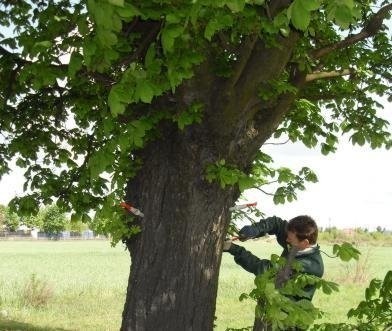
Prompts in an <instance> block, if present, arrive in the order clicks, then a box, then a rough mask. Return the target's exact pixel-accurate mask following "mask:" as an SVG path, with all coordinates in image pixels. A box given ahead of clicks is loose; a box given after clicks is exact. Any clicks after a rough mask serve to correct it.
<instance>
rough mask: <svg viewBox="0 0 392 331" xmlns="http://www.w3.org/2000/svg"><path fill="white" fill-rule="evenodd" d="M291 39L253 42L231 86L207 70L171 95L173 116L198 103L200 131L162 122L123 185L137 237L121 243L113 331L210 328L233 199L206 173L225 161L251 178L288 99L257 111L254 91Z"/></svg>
mask: <svg viewBox="0 0 392 331" xmlns="http://www.w3.org/2000/svg"><path fill="white" fill-rule="evenodd" d="M296 40H297V36H296V34H293V35H292V37H290V38H286V39H283V40H282V41H281V43H280V44H281V47H279V48H270V47H266V46H264V45H263V44H262V43H261V44H260V43H256V45H254V47H253V49H252V50H251V51H250V52H249V54H248V55H246V56H245V57H246V58H248V61H247V65H246V66H244V67H241V68H240V70H239V71H238V75H237V79H236V80H235V81H233V82H232V81H231V80H229V81H226V82H225V81H222V80H221V79H220V78H218V79H216V80H214V79H213V78H212V77H211V76H212V73H213V71H212V70H211V68H209V62H208V61H206V62H205V63H204V64H203V65H202V66H201V67H200V68H199V70H198V72H197V73H196V74H195V77H194V78H193V79H192V80H190V81H187V82H186V83H184V84H183V85H182V87H181V88H180V89H179V91H178V92H177V95H178V96H179V97H178V99H176V100H175V101H174V108H175V109H176V110H181V109H182V110H184V109H186V108H187V107H189V106H190V105H191V104H192V103H193V102H203V104H204V112H203V122H202V123H201V124H193V125H191V126H189V127H187V128H186V129H184V130H183V131H180V130H178V128H177V127H173V125H172V124H167V123H166V124H165V127H164V128H161V130H160V136H159V137H158V138H157V139H156V140H155V141H154V142H151V143H150V145H149V146H147V147H146V148H145V149H143V151H142V152H141V153H142V155H141V159H142V162H143V166H142V167H141V169H140V171H139V172H138V173H137V175H136V177H135V178H133V179H132V180H131V181H130V182H129V183H128V187H127V197H126V198H127V200H128V201H129V202H130V203H132V204H134V205H135V206H137V207H138V208H140V209H141V210H142V211H143V213H144V215H145V217H144V218H143V219H141V220H140V227H141V230H142V231H141V233H139V234H138V235H136V236H135V237H134V238H132V239H130V240H129V242H128V243H127V247H128V248H129V251H130V253H131V259H132V267H131V271H130V276H129V282H128V289H127V296H126V302H125V306H124V312H123V322H122V327H121V330H123V331H125V330H136V331H144V330H146V331H150V330H151V331H156V330H159V331H164V330H168V331H186V330H197V331H201V330H202V331H209V330H212V329H213V321H214V312H215V302H216V294H217V288H218V276H219V267H220V261H221V253H222V246H223V241H224V239H225V236H226V232H227V228H228V224H229V216H230V215H229V211H228V208H229V207H230V206H232V205H233V204H234V203H235V201H236V200H237V198H238V197H239V191H238V189H237V188H235V187H233V186H231V187H229V188H227V187H226V188H225V189H222V188H221V187H220V186H219V183H217V182H213V183H208V182H207V181H206V179H205V174H206V167H207V165H209V164H213V163H215V162H216V161H218V160H221V159H225V160H226V161H227V163H228V164H230V165H234V166H236V167H237V168H239V169H240V170H242V171H244V172H245V173H247V172H248V171H249V169H250V167H251V164H252V162H253V160H254V157H255V155H256V153H257V151H258V149H259V148H260V146H262V144H263V143H264V142H265V141H266V140H267V139H268V138H269V136H270V135H271V134H272V133H273V132H274V130H275V129H276V128H277V126H278V125H279V123H280V122H281V121H282V118H283V116H284V115H285V114H286V113H287V111H288V110H289V109H290V106H291V104H292V102H293V100H294V98H295V96H294V95H293V94H284V95H281V96H279V97H277V98H276V99H275V100H274V101H273V102H268V103H265V104H260V101H259V99H258V97H257V93H258V92H257V91H258V88H257V86H258V85H259V84H260V83H262V82H268V81H270V80H271V79H274V78H276V77H279V75H280V73H281V72H282V70H284V68H285V65H286V64H287V61H288V60H289V58H290V54H291V51H292V49H293V47H294V45H295V42H296ZM256 64H258V66H257V65H256ZM260 67H261V68H260ZM245 76H246V77H245ZM169 101H170V102H171V100H169ZM172 106H173V105H172ZM167 107H168V106H164V107H163V108H164V109H165V108H166V109H167ZM159 108H162V107H159ZM257 109H259V111H257Z"/></svg>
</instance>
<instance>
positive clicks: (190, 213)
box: [121, 130, 238, 331]
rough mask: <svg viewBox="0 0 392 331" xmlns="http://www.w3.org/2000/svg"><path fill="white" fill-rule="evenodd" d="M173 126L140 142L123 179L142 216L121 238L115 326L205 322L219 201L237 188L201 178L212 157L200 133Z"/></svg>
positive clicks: (224, 215) (222, 218)
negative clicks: (123, 257)
mask: <svg viewBox="0 0 392 331" xmlns="http://www.w3.org/2000/svg"><path fill="white" fill-rule="evenodd" d="M176 132H177V131H176V130H173V134H171V135H169V136H170V137H169V138H167V139H164V140H160V141H156V142H154V143H153V144H152V145H151V146H150V147H148V148H147V151H146V153H145V154H144V155H146V157H145V158H144V160H143V161H144V163H143V169H142V170H141V171H140V172H139V173H138V175H137V177H136V178H135V179H134V180H132V182H131V183H130V184H129V186H128V196H127V199H128V200H129V201H130V202H131V203H134V204H135V205H136V206H137V207H140V209H141V210H142V211H143V212H144V214H145V217H144V218H143V219H142V220H141V223H140V226H141V229H142V232H141V233H140V234H138V235H136V236H135V237H134V238H133V239H131V240H130V241H129V242H128V248H129V250H130V252H131V258H132V267H131V272H130V276H129V285H128V290H127V297H126V303H125V307H124V312H123V323H122V328H121V330H162V331H163V330H168V331H169V330H170V331H173V330H206V331H208V330H212V327H213V320H214V312H215V301H216V294H217V285H218V274H219V266H220V261H221V251H222V244H223V240H224V237H225V232H226V229H227V226H228V222H229V217H228V216H229V214H228V210H227V208H225V207H224V206H230V205H232V204H233V203H234V202H235V200H236V199H237V197H238V192H236V190H234V189H230V190H225V191H224V190H222V189H221V188H220V187H219V185H218V184H217V183H211V184H209V183H208V182H207V181H205V179H204V178H203V177H204V174H205V167H204V165H206V164H207V163H206V162H208V160H209V162H211V159H213V157H214V156H213V155H212V153H211V150H210V147H209V145H210V143H209V142H208V141H203V135H201V133H200V132H199V133H198V134H200V135H201V136H199V138H196V137H192V136H191V134H190V135H188V136H187V135H186V134H184V135H181V133H176ZM204 137H206V136H205V135H204ZM215 157H216V156H215ZM136 192H137V194H138V195H136Z"/></svg>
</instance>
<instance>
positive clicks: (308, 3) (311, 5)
mask: <svg viewBox="0 0 392 331" xmlns="http://www.w3.org/2000/svg"><path fill="white" fill-rule="evenodd" d="M299 1H300V2H301V6H302V7H303V8H304V9H306V10H307V11H312V10H316V9H319V7H320V5H321V3H320V0H299Z"/></svg>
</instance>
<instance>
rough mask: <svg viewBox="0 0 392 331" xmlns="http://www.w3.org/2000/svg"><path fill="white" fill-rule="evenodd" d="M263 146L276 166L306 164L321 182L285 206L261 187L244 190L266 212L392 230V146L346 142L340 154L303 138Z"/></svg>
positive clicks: (308, 185)
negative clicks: (322, 149)
mask: <svg viewBox="0 0 392 331" xmlns="http://www.w3.org/2000/svg"><path fill="white" fill-rule="evenodd" d="M390 110H391V111H392V107H391V108H390ZM391 115H392V114H391ZM391 117H392V116H391ZM391 122H392V121H391ZM267 147H268V146H267ZM263 151H265V152H267V153H269V154H270V155H271V156H272V157H273V159H274V161H275V163H276V164H277V165H278V166H287V167H289V168H292V169H295V170H297V171H298V170H299V169H301V168H302V167H303V166H307V167H309V168H311V169H312V170H313V171H314V172H315V173H316V174H317V177H318V182H317V183H310V182H309V183H306V190H305V191H299V192H298V195H297V197H298V199H297V200H295V201H294V202H291V203H285V204H284V205H275V204H274V203H273V201H272V197H269V196H266V195H264V194H262V193H261V192H260V191H257V190H250V191H247V192H245V197H246V198H247V199H246V200H247V201H249V202H251V201H252V202H253V201H256V202H257V205H258V207H259V208H260V209H261V210H262V211H263V212H264V213H265V214H266V216H273V215H276V216H279V217H282V218H284V219H287V220H289V219H291V218H293V217H295V216H297V215H304V214H306V215H310V216H312V217H313V218H314V219H315V220H316V222H317V224H319V226H321V227H324V228H325V227H331V226H336V227H337V228H358V227H360V228H367V229H369V230H374V229H376V228H377V226H381V227H382V228H386V229H389V230H392V171H391V169H392V167H391V166H392V150H389V151H387V150H385V149H384V150H381V149H378V150H372V149H370V148H369V147H358V146H352V144H351V143H349V142H347V141H344V142H342V143H340V145H339V147H338V151H337V152H336V153H334V154H329V155H327V156H323V155H322V154H321V152H319V151H318V150H314V149H313V150H309V149H308V148H306V147H304V146H303V145H301V144H299V143H298V144H297V143H296V144H287V145H279V146H275V145H274V146H273V147H272V146H271V147H268V148H263Z"/></svg>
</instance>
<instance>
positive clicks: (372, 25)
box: [311, 3, 392, 59]
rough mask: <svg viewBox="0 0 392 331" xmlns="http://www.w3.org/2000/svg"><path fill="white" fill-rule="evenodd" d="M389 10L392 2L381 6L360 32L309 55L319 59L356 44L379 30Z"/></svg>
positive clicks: (391, 7) (391, 8)
mask: <svg viewBox="0 0 392 331" xmlns="http://www.w3.org/2000/svg"><path fill="white" fill-rule="evenodd" d="M390 10H392V3H391V4H389V5H386V6H384V7H382V8H381V9H380V10H379V11H378V12H377V13H376V14H374V15H373V16H372V17H371V18H370V20H369V21H368V22H367V23H366V25H365V26H364V28H363V29H362V30H361V32H359V33H357V34H354V35H351V36H348V37H347V38H345V39H344V40H342V41H340V42H338V43H335V44H331V45H328V46H326V47H323V48H320V49H316V50H314V51H313V52H312V53H311V57H312V58H313V59H319V58H321V57H323V56H325V55H327V54H329V53H331V52H333V51H335V50H338V49H342V48H346V47H348V46H351V45H354V44H356V43H357V42H359V41H362V40H364V39H367V38H369V37H371V36H374V35H375V34H376V33H377V32H379V31H380V30H381V28H382V23H383V21H384V19H385V18H386V17H387V16H388V14H389V11H390Z"/></svg>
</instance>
